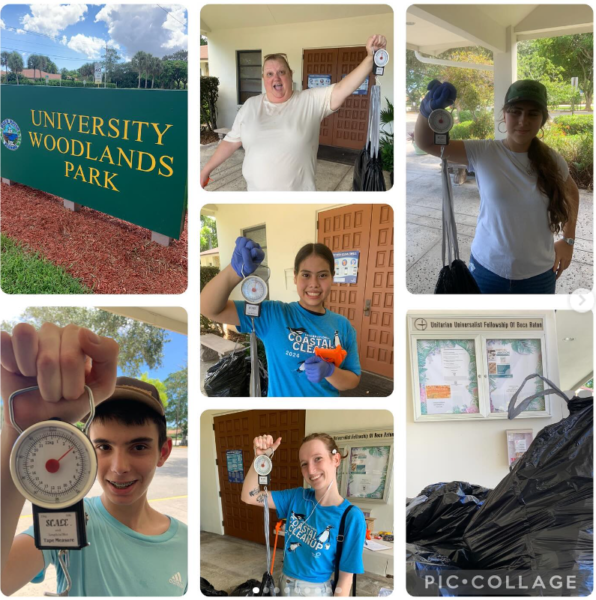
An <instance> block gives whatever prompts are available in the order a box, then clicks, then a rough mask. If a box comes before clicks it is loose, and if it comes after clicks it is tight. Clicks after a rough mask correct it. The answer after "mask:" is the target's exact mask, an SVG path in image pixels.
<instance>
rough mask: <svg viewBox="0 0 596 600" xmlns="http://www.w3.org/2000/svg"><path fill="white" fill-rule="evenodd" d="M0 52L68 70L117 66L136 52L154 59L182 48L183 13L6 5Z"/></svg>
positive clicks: (142, 7)
mask: <svg viewBox="0 0 596 600" xmlns="http://www.w3.org/2000/svg"><path fill="white" fill-rule="evenodd" d="M0 42H1V46H2V50H3V51H4V50H6V51H8V52H12V51H14V50H16V51H17V52H19V53H20V54H22V55H23V59H24V63H25V65H26V64H27V58H28V56H29V55H31V54H44V55H45V56H49V57H50V58H51V59H52V60H53V61H54V62H55V63H56V65H57V66H58V69H59V70H60V69H62V68H64V67H66V68H67V69H68V70H73V69H77V68H79V67H80V66H81V65H82V64H84V63H86V62H95V61H98V60H100V59H101V57H102V55H103V53H104V52H105V47H106V42H107V44H108V47H110V48H114V49H116V50H117V51H118V54H119V55H120V57H121V61H120V62H126V61H129V60H130V59H131V58H132V56H133V55H134V54H135V53H136V52H137V51H139V50H143V51H145V52H149V53H150V54H153V56H157V57H159V58H161V57H163V56H165V55H166V54H173V53H174V52H177V51H178V50H186V49H187V47H188V26H187V11H186V10H185V8H184V7H183V6H180V5H174V4H159V5H157V4H9V5H6V6H4V7H3V8H2V11H1V12H0Z"/></svg>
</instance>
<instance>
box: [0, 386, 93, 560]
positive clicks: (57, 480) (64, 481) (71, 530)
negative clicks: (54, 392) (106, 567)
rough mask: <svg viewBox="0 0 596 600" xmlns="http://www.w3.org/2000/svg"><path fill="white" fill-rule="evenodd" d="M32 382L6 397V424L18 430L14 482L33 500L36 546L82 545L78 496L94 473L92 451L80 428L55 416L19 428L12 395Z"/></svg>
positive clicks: (84, 538)
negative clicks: (7, 421) (8, 419)
mask: <svg viewBox="0 0 596 600" xmlns="http://www.w3.org/2000/svg"><path fill="white" fill-rule="evenodd" d="M37 389H38V388H37V387H32V388H27V389H25V390H19V391H17V392H15V393H14V394H12V395H11V397H10V399H9V410H10V419H11V423H12V424H13V426H14V427H15V429H17V431H19V432H20V435H19V437H18V438H17V441H16V442H15V444H14V446H13V448H12V451H11V454H10V474H11V476H12V480H13V482H14V484H15V487H16V488H17V490H18V491H19V493H20V494H22V495H23V496H24V497H25V498H26V499H27V500H29V501H30V502H31V504H32V505H33V525H34V532H35V545H36V547H37V548H40V549H81V548H84V547H85V546H87V545H88V544H87V536H86V530H85V521H86V518H85V510H84V504H83V498H84V497H85V496H86V495H87V493H88V492H89V490H90V489H91V487H92V486H93V483H94V482H95V478H96V476H97V456H96V454H95V449H94V448H93V444H92V443H91V441H90V440H89V438H88V437H87V435H86V431H87V430H88V427H89V425H90V424H91V421H92V420H93V415H94V413H95V407H94V403H93V394H92V392H91V390H90V389H89V388H88V387H87V386H85V389H86V391H87V393H88V394H89V400H90V405H91V406H92V409H91V413H90V418H89V420H88V422H87V425H86V428H85V433H84V432H83V431H81V430H80V429H78V428H77V427H75V426H74V425H71V424H70V423H65V422H63V421H60V420H50V421H42V422H40V423H36V424H35V425H32V426H31V427H28V428H27V429H26V430H25V431H22V430H21V429H20V428H19V426H18V424H17V423H16V422H15V420H14V410H13V406H12V403H13V400H14V398H15V397H16V396H17V395H19V394H22V393H25V392H29V391H33V390H37Z"/></svg>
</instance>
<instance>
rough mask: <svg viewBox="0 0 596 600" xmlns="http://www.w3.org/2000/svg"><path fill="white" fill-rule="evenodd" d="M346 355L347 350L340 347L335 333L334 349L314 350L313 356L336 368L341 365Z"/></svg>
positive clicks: (337, 335)
mask: <svg viewBox="0 0 596 600" xmlns="http://www.w3.org/2000/svg"><path fill="white" fill-rule="evenodd" d="M347 355H348V352H347V350H344V349H343V348H342V347H341V343H340V341H339V333H338V332H337V331H336V332H335V348H315V356H318V357H319V358H322V359H323V360H324V361H326V362H329V363H333V364H334V365H335V366H336V367H339V366H340V365H341V363H342V362H343V361H344V358H345V357H346V356H347Z"/></svg>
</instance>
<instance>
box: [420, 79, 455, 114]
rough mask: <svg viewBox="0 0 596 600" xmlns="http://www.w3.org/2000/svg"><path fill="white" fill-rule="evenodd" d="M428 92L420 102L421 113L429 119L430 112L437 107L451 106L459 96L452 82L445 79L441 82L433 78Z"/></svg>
mask: <svg viewBox="0 0 596 600" xmlns="http://www.w3.org/2000/svg"><path fill="white" fill-rule="evenodd" d="M426 89H427V90H428V94H426V96H425V97H424V100H423V101H422V103H421V104H420V114H421V115H422V116H424V117H426V118H427V119H428V117H429V115H430V113H431V112H432V111H433V110H437V108H447V107H448V106H451V105H452V104H453V103H454V102H455V99H456V98H457V90H456V89H455V86H454V85H453V84H452V83H449V82H448V81H445V82H443V83H441V82H440V81H437V80H436V79H433V80H432V81H431V82H430V83H429V84H428V87H427V88H426Z"/></svg>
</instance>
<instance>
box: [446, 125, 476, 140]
mask: <svg viewBox="0 0 596 600" xmlns="http://www.w3.org/2000/svg"><path fill="white" fill-rule="evenodd" d="M473 124H474V121H464V122H463V123H458V124H457V125H454V126H453V129H452V130H451V131H450V132H449V137H450V138H451V139H452V140H469V139H470V137H471V134H470V127H472V125H473Z"/></svg>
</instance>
